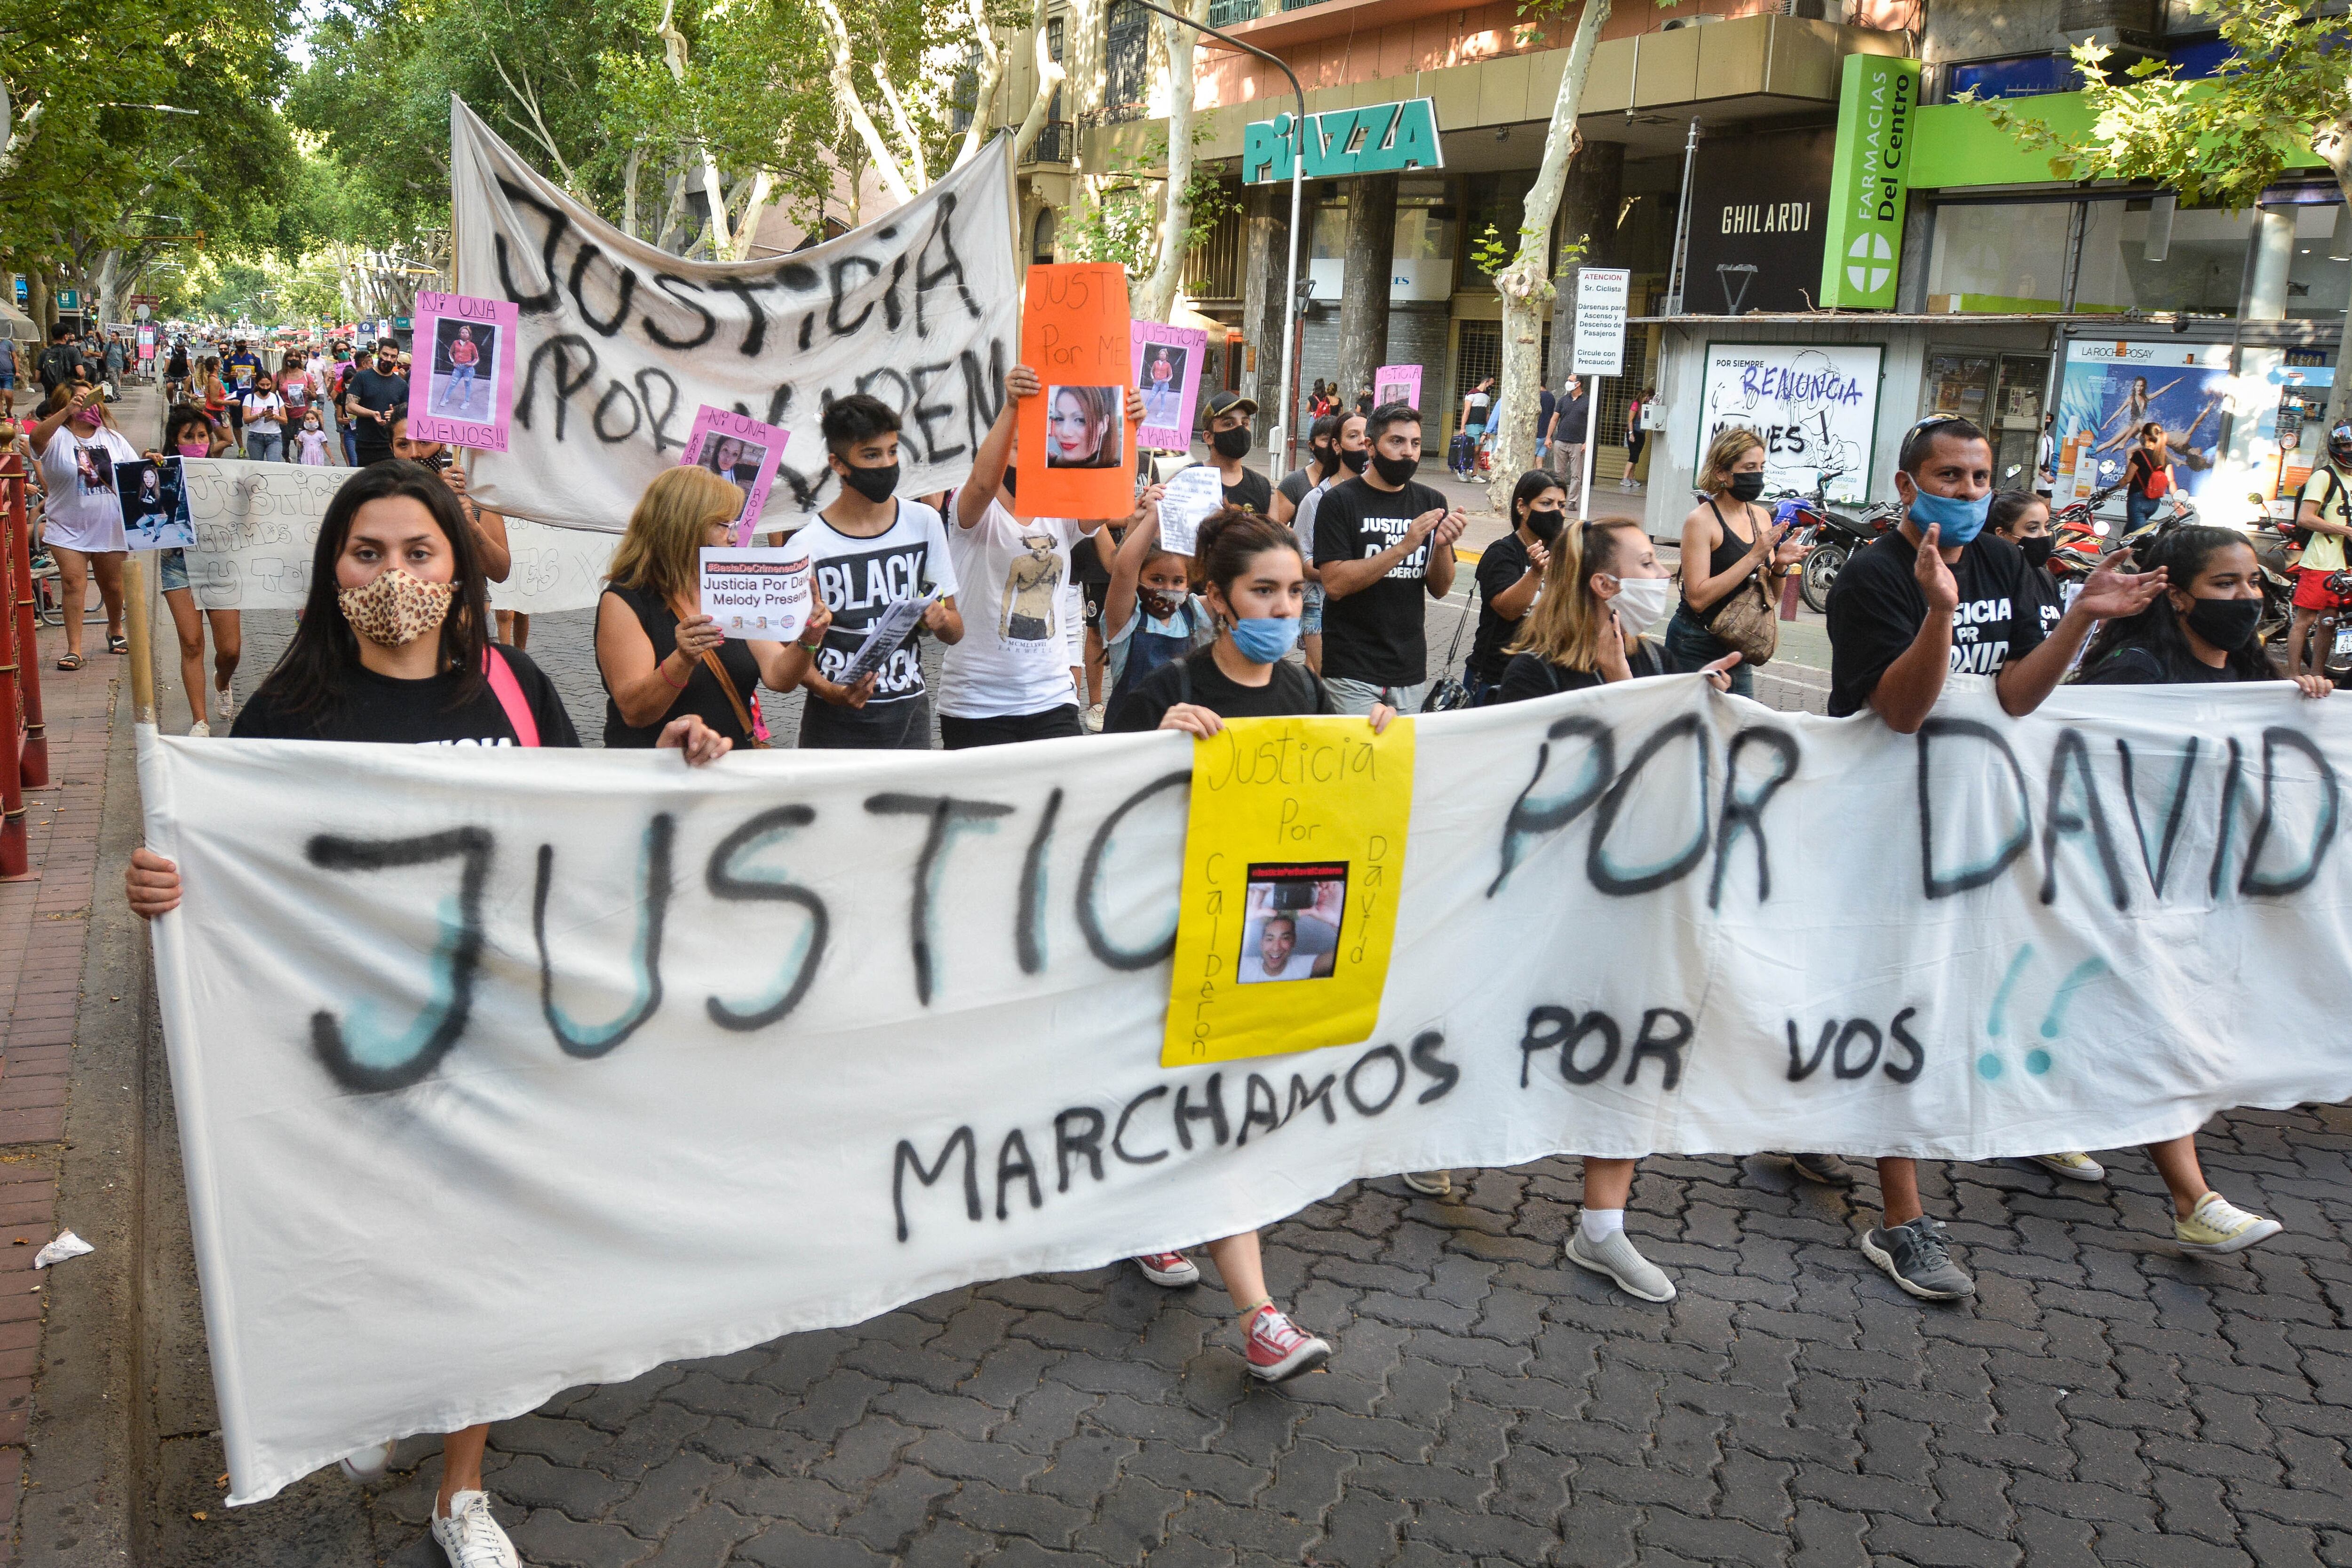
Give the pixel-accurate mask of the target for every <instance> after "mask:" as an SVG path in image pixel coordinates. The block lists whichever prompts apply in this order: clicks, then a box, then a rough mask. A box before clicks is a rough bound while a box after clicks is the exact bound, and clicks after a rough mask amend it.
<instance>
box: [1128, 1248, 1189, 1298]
mask: <svg viewBox="0 0 2352 1568" xmlns="http://www.w3.org/2000/svg"><path fill="white" fill-rule="evenodd" d="M1135 1266H1136V1267H1137V1268H1139V1269H1140V1270H1143V1277H1144V1278H1145V1279H1147V1280H1149V1281H1151V1282H1152V1283H1153V1284H1155V1285H1165V1286H1167V1287H1168V1288H1169V1289H1170V1290H1171V1291H1181V1290H1182V1289H1183V1288H1184V1287H1185V1286H1187V1285H1197V1284H1199V1283H1200V1282H1201V1266H1200V1265H1199V1264H1197V1263H1195V1262H1193V1261H1192V1260H1191V1259H1190V1258H1187V1257H1185V1256H1184V1254H1182V1253H1181V1252H1146V1253H1145V1254H1144V1255H1143V1256H1142V1257H1140V1258H1138V1259H1137V1260H1135Z"/></svg>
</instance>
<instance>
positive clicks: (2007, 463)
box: [1987, 354, 2050, 490]
mask: <svg viewBox="0 0 2352 1568" xmlns="http://www.w3.org/2000/svg"><path fill="white" fill-rule="evenodd" d="M2049 389H2050V356H2049V355H2047V354H2003V355H2001V356H2000V371H1999V373H1998V374H1997V376H1996V377H1995V379H1994V382H1993V400H1992V415H1993V423H1992V426H1991V428H1990V430H1989V431H1988V432H1987V434H1990V436H1991V437H1992V476H1993V477H1992V483H1993V488H1994V489H1996V490H2031V489H2032V488H2033V487H2034V486H2035V485H2036V484H2037V483H2038V482H2039V479H2038V476H2036V475H2035V474H2034V472H2033V454H2034V449H2035V447H2036V446H2037V445H2039V444H2040V442H2041V437H2042V400H2043V398H2044V397H2045V396H2046V395H2047V394H2048V392H2049ZM2012 469H2013V470H2015V472H2014V473H2012V472H2011V470H2012Z"/></svg>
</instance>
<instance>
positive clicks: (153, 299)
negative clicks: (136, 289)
mask: <svg viewBox="0 0 2352 1568" xmlns="http://www.w3.org/2000/svg"><path fill="white" fill-rule="evenodd" d="M131 303H132V304H133V305H161V304H162V303H163V296H162V295H160V294H134V295H132V296H131Z"/></svg>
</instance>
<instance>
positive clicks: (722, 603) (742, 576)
mask: <svg viewBox="0 0 2352 1568" xmlns="http://www.w3.org/2000/svg"><path fill="white" fill-rule="evenodd" d="M809 608H810V605H809V552H808V547H807V546H805V545H803V546H799V547H797V548H796V547H794V546H792V545H753V546H744V547H738V548H736V549H705V550H704V551H703V552H702V612H703V613H704V614H705V615H708V616H709V617H710V618H711V619H712V620H714V621H716V622H719V630H720V631H721V632H726V633H727V635H729V636H730V637H749V638H755V639H757V640H759V641H761V642H763V643H796V642H798V641H799V640H800V635H801V632H802V630H803V628H805V627H806V626H807V625H808V618H809Z"/></svg>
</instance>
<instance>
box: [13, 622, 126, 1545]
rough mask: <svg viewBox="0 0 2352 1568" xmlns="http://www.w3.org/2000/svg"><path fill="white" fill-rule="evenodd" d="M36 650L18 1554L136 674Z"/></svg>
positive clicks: (20, 1180) (98, 656)
mask: <svg viewBox="0 0 2352 1568" xmlns="http://www.w3.org/2000/svg"><path fill="white" fill-rule="evenodd" d="M39 641H40V651H41V656H40V668H41V693H42V696H43V698H44V706H45V708H46V714H45V716H46V718H47V722H48V735H49V778H50V780H51V783H50V785H49V787H48V788H47V789H37V790H27V791H26V796H25V839H26V850H27V852H28V859H29V862H30V864H31V867H32V870H33V872H34V873H35V874H34V877H33V878H31V879H28V880H26V881H23V882H15V883H0V996H5V998H6V1008H7V1010H6V1013H5V1019H6V1022H5V1026H0V1245H5V1251H0V1541H12V1542H13V1539H14V1534H15V1527H16V1505H17V1501H18V1498H19V1489H20V1484H21V1481H22V1479H23V1476H24V1469H25V1426H26V1416H27V1414H28V1410H29V1406H30V1404H31V1399H32V1393H33V1375H34V1371H35V1367H36V1364H37V1359H38V1355H39V1343H40V1333H41V1322H42V1315H43V1314H42V1306H43V1301H42V1293H41V1285H42V1283H43V1280H42V1277H41V1276H40V1275H38V1274H37V1273H35V1272H34V1270H33V1255H34V1253H36V1252H37V1251H38V1250H39V1249H40V1248H41V1246H42V1245H43V1244H44V1243H46V1242H47V1240H48V1239H50V1238H51V1237H52V1236H54V1235H56V1234H57V1232H58V1228H59V1222H58V1215H57V1212H56V1207H57V1183H58V1161H59V1160H60V1158H61V1157H62V1155H63V1154H64V1147H65V1145H64V1143H63V1139H64V1136H65V1116H66V1082H67V1072H68V1058H69V1057H70V1055H71V1052H72V1051H73V1041H74V1017H75V1011H76V1009H77V1008H78V1007H79V1004H80V1001H81V972H82V955H83V946H84V943H85V941H86V939H87V937H88V934H89V901H90V892H91V884H92V879H93V876H94V874H95V873H96V869H97V864H98V819H99V809H100V805H101V803H102V802H103V800H104V796H105V782H106V745H107V736H108V725H109V721H110V716H111V714H112V712H113V708H114V687H115V683H116V681H117V680H118V679H120V678H121V675H122V674H124V673H125V672H126V671H127V664H125V663H124V662H123V661H120V660H116V659H113V658H110V656H108V655H107V654H106V653H104V652H103V650H104V648H105V640H104V637H103V635H102V632H99V631H96V630H94V631H93V632H92V634H91V635H90V637H89V639H88V641H87V643H85V646H86V647H88V648H90V649H94V650H98V652H95V653H92V654H91V655H90V662H89V664H87V665H85V666H84V667H83V668H82V669H81V670H79V671H77V672H75V673H73V674H67V673H65V672H63V671H60V670H58V668H56V664H57V657H58V653H60V652H62V651H63V649H64V647H65V632H64V630H63V629H62V628H58V627H43V628H42V629H41V633H40V639H39ZM65 1223H66V1224H68V1225H70V1224H71V1223H72V1221H71V1218H70V1217H68V1218H67V1220H66V1221H65ZM68 1267H71V1265H68Z"/></svg>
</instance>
